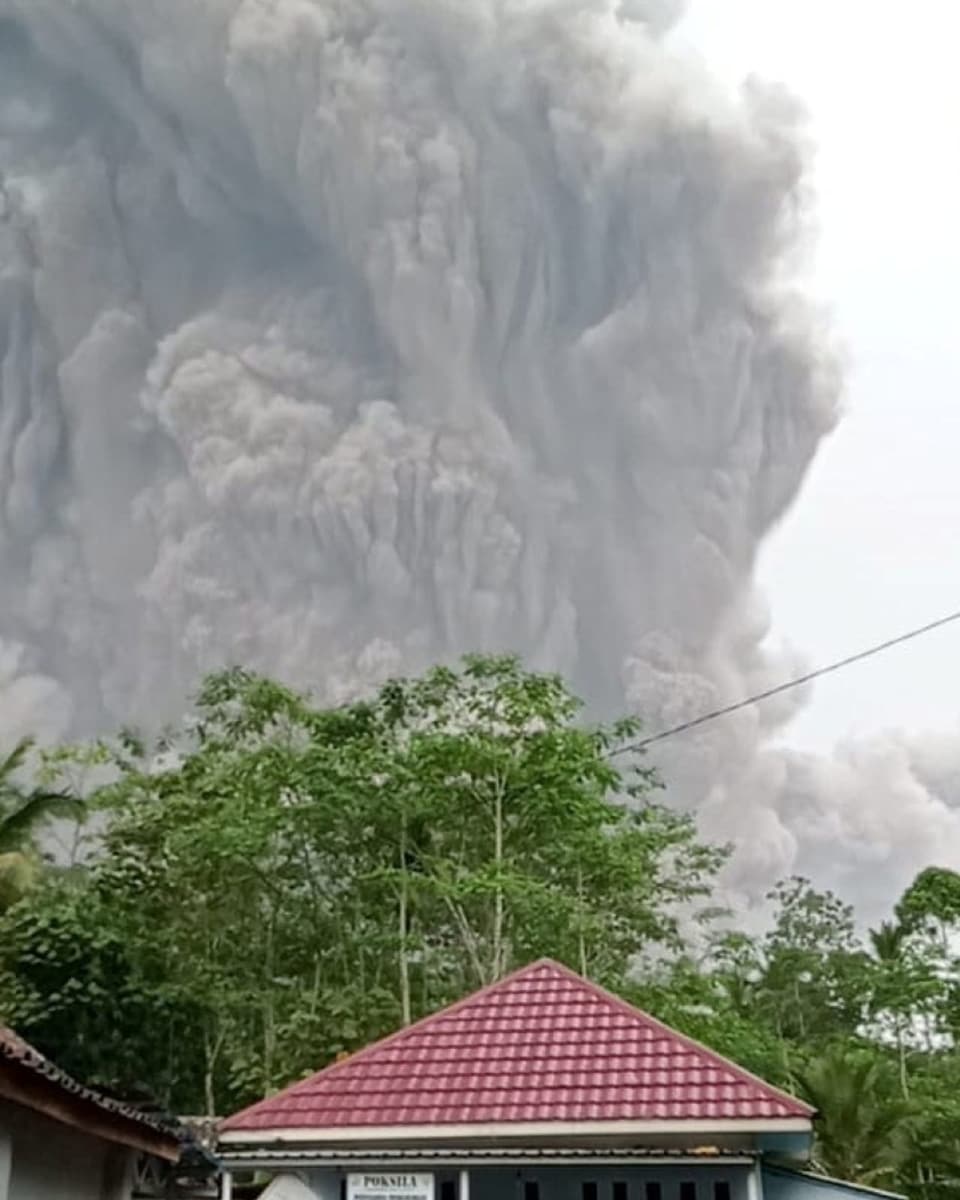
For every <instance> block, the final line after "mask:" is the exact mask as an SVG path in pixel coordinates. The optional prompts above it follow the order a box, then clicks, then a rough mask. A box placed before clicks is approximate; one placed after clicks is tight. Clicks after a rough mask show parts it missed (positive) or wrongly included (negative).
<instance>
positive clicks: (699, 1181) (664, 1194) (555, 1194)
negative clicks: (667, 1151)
mask: <svg viewBox="0 0 960 1200" xmlns="http://www.w3.org/2000/svg"><path fill="white" fill-rule="evenodd" d="M412 1169H413V1168H411V1170H412ZM421 1169H422V1168H421ZM457 1174H458V1173H457V1172H442V1171H438V1172H437V1191H436V1200H442V1189H441V1186H440V1185H441V1184H442V1183H443V1182H444V1181H449V1182H453V1181H454V1180H455V1179H456V1178H457ZM747 1175H748V1168H747V1167H745V1166H743V1165H742V1164H734V1165H731V1166H729V1167H722V1166H719V1165H718V1166H701V1165H700V1164H699V1163H698V1164H694V1165H690V1166H685V1167H672V1166H666V1167H661V1168H659V1169H656V1168H647V1167H636V1166H629V1167H599V1166H598V1167H589V1166H588V1167H541V1168H539V1169H537V1168H535V1167H533V1166H530V1167H524V1168H522V1169H520V1168H507V1167H501V1168H496V1167H473V1168H472V1169H471V1171H470V1200H528V1193H527V1189H526V1184H527V1183H528V1182H536V1183H537V1184H539V1200H583V1198H584V1194H585V1193H584V1186H583V1185H584V1184H585V1183H596V1185H597V1191H596V1200H619V1198H620V1196H621V1195H622V1192H621V1191H620V1189H617V1190H616V1194H615V1189H614V1184H615V1183H625V1184H626V1185H627V1187H626V1200H748V1193H747ZM341 1178H342V1176H341V1174H340V1173H339V1172H338V1171H333V1170H316V1171H311V1172H309V1174H308V1177H307V1183H308V1184H309V1186H310V1189H311V1190H312V1191H313V1193H314V1194H315V1195H316V1197H317V1200H340V1196H341V1191H340V1187H341ZM655 1184H659V1194H658V1193H657V1191H656V1189H655V1188H650V1187H649V1185H655ZM684 1184H686V1185H688V1186H687V1187H682V1186H681V1185H684ZM691 1184H692V1185H693V1188H694V1190H693V1191H692V1192H691V1190H690V1187H689V1185H691ZM718 1184H719V1185H721V1186H720V1187H719V1189H718V1188H717V1186H716V1185H718ZM724 1184H725V1185H726V1187H725V1188H724V1187H723V1186H722V1185H724ZM764 1200H770V1198H769V1197H765V1198H764ZM776 1200H808V1198H807V1197H782V1198H780V1197H777V1198H776ZM809 1200H826V1198H825V1197H819V1196H817V1197H813V1198H809Z"/></svg>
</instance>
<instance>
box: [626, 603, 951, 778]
mask: <svg viewBox="0 0 960 1200" xmlns="http://www.w3.org/2000/svg"><path fill="white" fill-rule="evenodd" d="M954 621H960V610H958V611H957V612H952V613H949V614H948V615H947V616H945V617H940V618H939V619H938V620H936V621H931V622H930V623H929V624H928V625H921V626H920V627H919V628H918V629H911V630H909V632H907V633H901V634H900V635H899V636H898V637H893V638H888V639H887V641H885V642H880V643H879V644H878V645H876V646H870V647H869V648H868V649H866V650H860V651H859V652H858V653H857V654H850V655H848V656H847V657H846V658H841V659H839V660H838V661H837V662H832V663H828V664H827V665H826V666H824V667H817V669H816V670H815V671H808V672H807V674H806V675H798V676H797V677H796V679H788V680H787V681H786V683H780V684H778V685H777V686H776V687H772V688H767V690H766V691H765V692H757V693H756V695H754V696H747V698H746V699H745V700H738V701H737V702H736V703H735V704H727V705H725V706H724V707H723V708H715V709H713V710H712V711H711V712H705V713H704V714H703V715H702V716H699V717H694V719H693V720H692V721H684V722H683V724H681V725H674V726H673V728H671V729H662V730H661V731H660V732H659V733H654V734H651V736H650V737H646V738H641V739H640V741H638V742H631V744H630V745H629V746H621V747H620V748H619V749H618V750H615V751H614V754H628V753H630V752H631V751H638V750H646V748H647V747H648V746H652V745H654V744H655V743H656V742H664V741H666V740H667V738H672V737H676V736H677V735H678V734H681V733H687V732H688V731H689V730H691V729H697V728H698V727H699V726H701V725H706V724H707V723H708V722H710V721H716V720H719V718H720V717H727V716H729V715H730V713H735V712H739V711H740V710H741V709H742V708H749V707H750V706H751V705H753V704H759V703H760V702H761V701H763V700H769V699H770V698H771V696H779V695H781V694H782V693H783V692H789V691H791V690H792V689H793V688H798V687H802V686H803V684H805V683H810V682H811V681H812V680H814V679H820V678H821V676H823V675H830V674H832V673H833V672H834V671H842V670H843V668H844V667H850V666H852V665H853V664H854V663H858V662H863V660H864V659H865V658H873V656H874V655H875V654H882V653H883V652H884V650H890V649H892V647H894V646H900V645H902V644H903V643H904V642H912V641H913V640H914V638H918V637H923V635H924V634H925V633H931V632H932V631H933V630H934V629H941V628H942V627H943V626H944V625H950V624H952V623H953V622H954Z"/></svg>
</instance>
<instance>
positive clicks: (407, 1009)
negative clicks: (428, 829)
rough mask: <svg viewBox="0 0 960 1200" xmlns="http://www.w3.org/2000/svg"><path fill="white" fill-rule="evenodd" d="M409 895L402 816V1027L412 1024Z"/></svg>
mask: <svg viewBox="0 0 960 1200" xmlns="http://www.w3.org/2000/svg"><path fill="white" fill-rule="evenodd" d="M409 918H410V895H409V886H408V878H407V817H406V814H404V816H403V820H402V824H401V827H400V904H399V923H400V964H399V965H400V1013H401V1019H402V1021H403V1024H404V1025H410V1024H411V1023H412V1022H413V1005H412V1004H411V1001H410V962H409V960H408V958H407V937H408V934H409Z"/></svg>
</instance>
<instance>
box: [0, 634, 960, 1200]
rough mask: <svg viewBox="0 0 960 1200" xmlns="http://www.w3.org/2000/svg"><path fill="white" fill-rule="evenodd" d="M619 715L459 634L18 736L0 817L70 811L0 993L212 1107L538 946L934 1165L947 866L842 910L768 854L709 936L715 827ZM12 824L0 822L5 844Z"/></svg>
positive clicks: (849, 1132)
mask: <svg viewBox="0 0 960 1200" xmlns="http://www.w3.org/2000/svg"><path fill="white" fill-rule="evenodd" d="M636 731H637V730H636V723H635V722H633V721H629V720H628V721H621V722H617V723H613V724H608V725H587V724H585V723H583V721H582V714H581V712H580V708H579V705H578V703H577V702H576V701H575V699H574V698H573V697H572V696H571V695H570V694H569V692H568V691H567V689H566V688H565V686H564V685H563V683H562V681H561V680H559V679H557V678H555V677H553V676H545V675H538V674H531V673H528V672H525V671H524V670H523V669H522V668H521V667H520V665H519V664H518V663H517V662H516V661H514V660H512V659H485V658H476V659H470V660H467V661H466V662H465V663H464V665H463V666H462V668H461V669H460V670H457V671H454V670H450V669H436V670H434V671H431V672H429V673H428V674H426V675H424V676H423V677H421V678H418V679H412V680H400V681H395V682H392V683H390V684H388V685H386V686H385V687H384V688H383V689H382V690H381V691H380V693H379V694H378V695H376V696H375V697H373V698H372V699H370V700H369V701H366V702H364V703H357V704H354V705H349V706H346V707H343V708H339V709H327V708H322V707H318V706H317V705H315V704H313V703H312V702H311V701H310V699H309V698H308V697H304V696H302V695H298V694H296V693H293V692H291V691H289V690H287V689H286V688H284V687H282V686H280V685H278V684H276V683H274V682H271V681H270V680H267V679H263V678H260V677H256V676H253V675H250V674H247V673H245V672H242V671H231V672H228V673H224V674H220V675H217V676H214V677H212V678H210V679H209V680H208V681H207V682H206V684H205V685H204V687H203V689H202V691H201V693H200V695H199V697H198V699H197V703H196V705H195V707H194V710H193V713H192V715H191V716H190V718H189V719H188V720H186V721H184V722H183V724H182V725H181V726H180V727H179V728H177V729H175V730H173V731H171V732H169V733H168V734H167V735H166V736H165V737H164V738H163V739H161V740H160V741H159V742H156V743H151V744H145V743H143V742H141V741H140V740H139V739H138V738H136V737H134V736H132V735H130V734H124V735H122V736H120V737H118V738H117V739H116V740H115V741H113V742H109V743H102V744H99V745H97V746H96V747H82V748H75V749H65V750H60V751H58V752H56V753H55V754H52V755H49V756H48V758H47V762H46V765H45V768H44V769H43V771H42V772H41V774H40V776H39V782H43V783H44V784H46V785H48V786H51V785H53V784H56V785H57V788H58V790H57V791H55V792H47V791H40V790H38V791H37V792H36V793H31V792H29V791H25V790H23V788H22V787H20V786H17V787H14V782H13V778H12V776H13V775H14V774H16V772H17V770H18V769H19V768H20V767H22V766H23V761H22V759H23V755H22V754H19V755H18V757H17V758H16V760H15V761H12V764H11V765H10V766H9V768H8V770H7V774H6V782H5V786H6V789H7V790H6V792H5V793H4V795H6V796H7V797H8V799H7V808H6V812H7V813H17V812H21V811H24V806H25V805H27V806H29V805H30V799H31V796H33V795H35V796H36V797H37V800H36V803H35V804H34V805H33V811H35V812H36V814H37V815H38V818H39V816H40V815H41V814H46V813H48V812H49V811H50V805H51V803H52V802H51V801H50V800H49V799H48V800H46V801H44V800H42V799H40V798H41V797H48V798H49V797H51V796H52V797H55V798H56V800H55V803H54V804H53V807H54V808H55V809H56V811H57V813H59V814H60V815H62V814H63V812H64V811H65V809H64V807H63V795H64V789H65V785H66V783H67V782H69V783H71V784H72V786H73V787H74V789H75V790H76V789H78V788H79V790H81V791H83V792H84V795H83V801H84V805H85V810H86V811H87V812H89V813H91V814H93V816H92V821H91V824H90V825H89V826H88V830H89V831H90V832H88V835H87V838H88V845H87V854H86V856H85V857H84V856H81V858H80V861H79V862H78V864H75V865H74V867H73V869H72V870H69V871H64V870H62V869H53V868H49V869H47V870H46V871H45V872H34V874H32V875H31V876H30V879H29V881H27V882H24V881H21V884H20V886H19V888H18V890H17V891H16V892H15V893H12V894H10V895H9V897H8V900H7V903H6V904H5V905H4V906H3V908H4V911H2V913H0V1005H2V1010H3V1016H4V1018H5V1019H6V1020H7V1021H9V1022H10V1023H12V1024H15V1025H16V1026H17V1027H18V1028H19V1029H20V1031H21V1032H22V1033H23V1034H24V1035H25V1036H27V1037H29V1038H30V1039H32V1040H33V1041H34V1042H36V1043H37V1044H38V1045H39V1046H40V1047H41V1048H42V1049H44V1050H45V1051H46V1052H47V1053H48V1054H50V1055H51V1056H52V1057H54V1058H55V1059H56V1060H58V1061H59V1062H61V1063H62V1064H63V1065H64V1066H65V1067H67V1068H68V1069H71V1070H73V1071H74V1072H75V1073H76V1074H78V1075H81V1076H82V1077H84V1078H85V1079H87V1080H89V1081H90V1082H93V1083H96V1084H99V1085H100V1086H102V1087H106V1088H110V1089H113V1090H116V1091H120V1092H123V1093H125V1094H129V1095H136V1094H142V1093H148V1094H152V1095H153V1096H155V1097H156V1098H157V1099H158V1100H160V1101H161V1102H162V1103H164V1104H165V1105H167V1106H168V1107H171V1108H173V1109H175V1110H177V1111H180V1112H193V1111H200V1110H202V1111H206V1112H224V1111H228V1110H230V1109H232V1108H234V1107H236V1106H238V1105H240V1104H242V1103H244V1102H246V1101H249V1100H251V1099H254V1098H256V1097H258V1096H260V1095H263V1094H264V1093H267V1092H269V1091H271V1090H272V1089H275V1088H276V1087H278V1086H280V1085H282V1084H284V1083H286V1082H288V1081H289V1080H291V1079H294V1078H297V1077H298V1076H300V1075H302V1074H304V1073H306V1072H308V1071H310V1070H312V1069H315V1068H316V1067H317V1066H319V1065H321V1064H323V1063H324V1062H327V1061H330V1060H332V1059H334V1058H335V1057H336V1056H337V1055H338V1054H340V1053H342V1052H345V1051H349V1050H350V1049H352V1048H354V1047H356V1046H358V1045H360V1044H363V1043H364V1042H366V1041H368V1040H370V1039H372V1038H374V1037H376V1036H378V1035H380V1034H383V1033H385V1032H387V1031H388V1030H390V1029H392V1028H394V1027H395V1026H396V1025H398V1024H400V1023H403V1022H409V1021H410V1020H413V1019H415V1018H416V1017H417V1016H419V1015H421V1014H422V1013H425V1012H428V1011H431V1010H433V1009H435V1008H437V1007H438V1006H440V1005H442V1004H444V1003H446V1002H448V1001H450V1000H452V999H455V998H457V997H459V996H461V995H463V994H464V993H466V992H468V991H470V990H472V989H473V988H475V987H477V986H479V985H482V984H484V983H487V982H490V981H492V980H495V979H497V978H499V977H501V976H502V975H503V974H505V973H506V972H508V971H509V970H511V969H512V968H514V967H515V966H517V965H519V964H522V963H524V962H527V961H529V960H531V959H532V958H535V957H539V956H541V955H551V956H553V957H556V958H558V959H561V960H562V961H565V962H567V963H569V964H570V965H571V966H573V967H574V968H575V969H577V970H579V971H581V972H583V973H586V974H588V975H590V976H591V977H592V978H594V979H596V980H598V981H599V982H601V983H604V984H606V985H607V986H609V987H611V988H613V989H615V990H617V991H619V992H620V993H622V994H625V995H627V996H629V997H630V998H632V999H634V1000H636V1001H637V1002H638V1003H640V1004H642V1005H644V1006H645V1007H647V1008H649V1009H650V1010H651V1011H653V1012H655V1013H656V1014H657V1015H659V1016H660V1017H661V1018H663V1019H664V1020H666V1021H668V1022H670V1023H672V1024H674V1025H676V1026H677V1027H678V1028H681V1029H684V1030H685V1031H687V1032H689V1033H691V1034H693V1035H695V1036H697V1037H699V1038H701V1039H702V1040H704V1041H706V1042H707V1043H709V1044H712V1045H714V1046H715V1047H716V1048H717V1049H719V1050H721V1051H722V1052H724V1053H727V1054H729V1055H730V1056H732V1057H734V1058H736V1059H737V1060H739V1061H740V1062H742V1063H743V1064H744V1065H745V1066H747V1067H750V1068H752V1069H754V1070H755V1071H757V1072H758V1073H759V1074H762V1075H764V1076H765V1077H766V1078H769V1079H770V1080H771V1081H773V1082H777V1083H780V1084H782V1085H784V1086H786V1087H788V1088H791V1089H793V1090H795V1091H797V1092H799V1093H802V1094H803V1095H805V1096H807V1097H808V1098H809V1099H810V1100H811V1101H812V1102H813V1103H814V1104H815V1105H816V1107H817V1108H818V1110H819V1111H820V1113H821V1117H820V1121H819V1132H818V1143H817V1152H816V1153H817V1162H818V1165H819V1166H820V1167H821V1168H822V1169H824V1170H826V1171H828V1172H831V1173H834V1174H837V1175H841V1176H844V1177H846V1178H850V1179H853V1180H860V1181H862V1182H864V1183H871V1184H875V1185H879V1186H882V1187H886V1188H891V1189H902V1190H905V1191H907V1192H909V1193H910V1194H912V1195H917V1196H923V1197H927V1196H929V1197H931V1198H932V1197H934V1196H938V1197H939V1196H942V1195H945V1194H946V1193H948V1192H951V1191H952V1190H953V1189H954V1187H955V1186H956V1184H955V1180H956V1179H957V1178H960V1175H958V1172H960V1144H958V1143H960V1052H958V1049H957V1035H958V1032H960V962H958V959H957V958H956V956H955V954H954V946H955V943H956V934H957V928H958V924H960V878H958V877H957V876H956V875H955V874H953V873H952V872H950V871H946V870H941V869H936V868H931V869H930V870H928V871H925V872H923V873H922V874H921V875H920V876H919V877H918V878H917V880H916V881H915V882H914V884H913V885H912V886H911V888H910V889H909V890H908V891H907V893H906V894H905V895H904V896H903V897H902V899H901V900H900V902H899V904H898V905H897V907H896V910H895V912H894V913H893V914H891V919H890V920H889V921H887V922H885V923H884V924H882V925H881V926H880V927H879V928H878V929H876V930H873V931H869V932H867V933H862V932H861V931H860V930H859V929H858V926H857V922H856V920H855V915H854V913H853V911H852V910H851V909H850V908H849V907H847V906H846V905H845V904H844V903H842V902H841V900H839V899H838V898H837V897H836V896H834V895H832V894H829V893H821V892H818V891H816V890H815V889H814V888H813V887H812V886H811V885H810V884H809V883H808V882H807V881H805V880H801V879H791V880H787V881H785V882H784V883H783V884H781V885H780V886H779V887H778V888H776V889H775V891H774V892H773V893H772V895H771V897H770V900H771V923H770V926H769V928H768V930H767V932H766V933H765V934H763V935H762V936H747V935H745V934H742V933H735V932H731V931H730V930H731V921H730V920H729V919H724V916H723V914H721V913H719V912H718V911H717V909H716V907H715V905H714V904H713V902H712V891H713V888H714V884H715V880H716V876H717V873H718V872H719V870H720V869H721V867H722V864H723V860H724V856H725V852H724V850H723V849H722V848H717V847H710V846H706V845H703V844H702V843H701V842H700V841H699V840H698V837H697V833H696V829H695V826H694V824H693V822H692V820H691V819H690V818H689V817H686V816H683V815H680V814H677V813H675V812H673V811H672V810H670V809H669V808H667V807H665V806H664V805H662V804H660V803H656V802H655V797H656V788H657V786H658V780H657V778H656V776H655V775H654V773H653V772H652V771H650V770H649V769H646V768H642V767H638V766H636V765H634V766H627V767H625V766H623V765H622V764H623V763H624V762H629V761H630V757H629V756H627V755H622V754H618V753H617V752H618V751H621V750H622V749H623V748H624V747H625V746H627V745H628V744H629V743H630V741H631V739H633V738H634V737H635V735H636ZM618 763H619V764H621V765H620V766H617V765H615V764H618ZM77 764H82V765H83V767H84V768H85V770H86V771H88V772H89V771H92V772H93V774H92V781H91V782H88V783H87V784H85V785H78V783H77V775H76V772H75V770H74V768H75V767H76V766H77ZM27 811H29V808H28V810H27ZM2 815H3V814H2V813H0V816H2ZM21 828H22V835H23V839H24V840H23V843H22V845H21V846H19V847H18V846H16V845H12V846H11V845H5V846H4V849H5V851H6V853H8V854H23V855H25V856H27V857H28V858H29V859H30V861H31V862H32V863H36V862H38V861H39V860H38V858H37V856H36V854H35V851H34V842H33V835H34V833H35V829H36V821H23V822H22V823H21ZM15 830H16V823H15V822H14V824H13V825H12V826H9V827H8V830H7V832H8V837H7V842H8V843H10V842H11V839H12V837H13V833H14V832H15Z"/></svg>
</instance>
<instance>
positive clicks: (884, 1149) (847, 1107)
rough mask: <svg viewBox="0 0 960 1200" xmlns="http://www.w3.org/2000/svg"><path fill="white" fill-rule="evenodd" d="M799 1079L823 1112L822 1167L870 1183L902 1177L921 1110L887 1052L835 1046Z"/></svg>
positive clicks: (818, 1161)
mask: <svg viewBox="0 0 960 1200" xmlns="http://www.w3.org/2000/svg"><path fill="white" fill-rule="evenodd" d="M796 1080H797V1084H798V1085H799V1088H800V1090H801V1091H802V1092H803V1093H804V1095H805V1097H806V1099H807V1100H808V1101H809V1102H810V1103H811V1104H812V1105H813V1106H814V1108H816V1110H817V1112H818V1114H819V1115H818V1118H817V1124H816V1144H815V1148H814V1160H815V1165H816V1166H817V1167H818V1168H819V1169H820V1170H822V1171H824V1172H825V1173H826V1174H828V1175H833V1176H835V1177H837V1178H838V1179H847V1180H849V1181H850V1182H851V1183H862V1184H865V1185H868V1186H870V1185H876V1184H882V1183H883V1182H884V1181H889V1180H891V1179H895V1178H896V1176H897V1174H898V1172H899V1171H900V1169H901V1168H902V1167H903V1165H904V1163H905V1162H906V1160H907V1159H908V1157H909V1154H910V1131H911V1129H912V1127H913V1124H914V1121H915V1111H914V1108H913V1106H912V1105H911V1104H910V1102H909V1101H908V1100H905V1099H904V1098H903V1096H902V1095H901V1094H900V1092H899V1089H898V1087H897V1080H896V1072H895V1071H894V1070H892V1068H891V1064H890V1063H889V1062H888V1061H887V1060H886V1059H885V1058H884V1057H883V1055H882V1053H881V1052H879V1051H877V1050H867V1049H857V1048H851V1047H849V1046H834V1047H832V1048H831V1049H829V1050H827V1051H826V1052H825V1053H824V1054H822V1055H821V1056H820V1057H819V1058H817V1059H815V1060H814V1061H813V1062H812V1063H810V1065H809V1066H808V1067H807V1069H806V1071H803V1072H799V1073H798V1074H797V1075H796Z"/></svg>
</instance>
